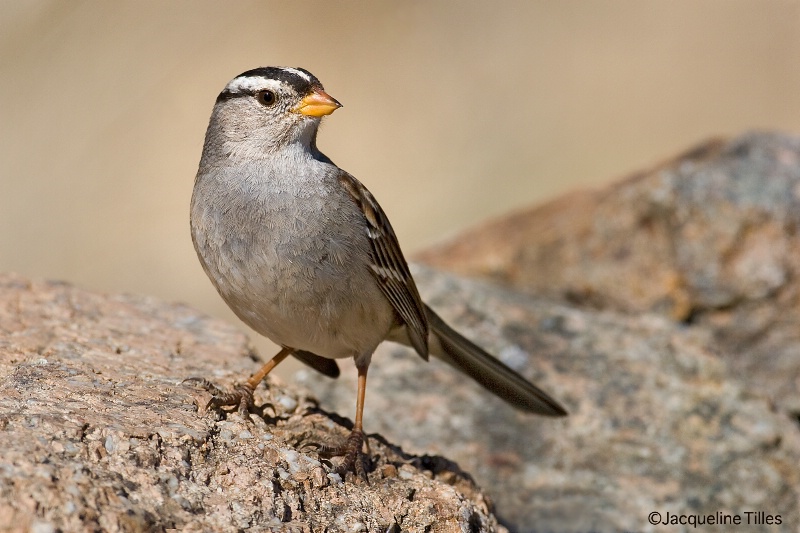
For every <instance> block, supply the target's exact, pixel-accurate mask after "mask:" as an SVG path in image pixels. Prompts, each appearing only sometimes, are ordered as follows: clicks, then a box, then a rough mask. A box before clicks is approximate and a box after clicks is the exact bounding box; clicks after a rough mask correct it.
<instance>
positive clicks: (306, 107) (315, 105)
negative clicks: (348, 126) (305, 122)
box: [292, 89, 342, 117]
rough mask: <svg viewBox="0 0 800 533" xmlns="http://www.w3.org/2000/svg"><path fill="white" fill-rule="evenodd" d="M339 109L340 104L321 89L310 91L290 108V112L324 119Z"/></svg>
mask: <svg viewBox="0 0 800 533" xmlns="http://www.w3.org/2000/svg"><path fill="white" fill-rule="evenodd" d="M340 107H342V104H340V103H339V102H337V101H336V98H334V97H332V96H331V95H329V94H328V93H326V92H325V91H323V90H322V89H312V90H311V92H310V93H308V94H307V95H306V96H305V97H304V98H303V99H302V100H300V103H299V104H297V105H296V106H294V107H293V108H292V111H294V112H295V113H300V114H302V115H307V116H309V117H324V116H325V115H330V114H331V113H333V112H334V111H336V110H337V109H339V108H340Z"/></svg>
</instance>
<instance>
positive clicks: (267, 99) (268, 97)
mask: <svg viewBox="0 0 800 533" xmlns="http://www.w3.org/2000/svg"><path fill="white" fill-rule="evenodd" d="M256 98H257V99H258V103H260V104H261V105H266V106H270V105H272V104H274V103H275V100H277V97H276V96H275V93H274V92H272V91H258V93H256Z"/></svg>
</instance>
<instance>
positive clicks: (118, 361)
mask: <svg viewBox="0 0 800 533" xmlns="http://www.w3.org/2000/svg"><path fill="white" fill-rule="evenodd" d="M798 203H800V139H796V138H792V137H785V136H780V135H774V134H750V135H746V136H743V137H741V138H739V139H735V140H733V141H713V142H710V143H707V144H704V145H703V146H700V147H698V148H697V149H695V150H692V151H691V152H689V153H687V154H685V155H683V156H681V157H679V158H677V159H675V160H674V161H670V162H667V163H665V164H663V165H660V166H659V167H657V168H656V169H654V170H652V171H649V172H644V173H641V174H640V175H637V176H634V177H631V178H629V179H627V180H625V181H623V182H620V183H618V184H615V185H613V186H611V187H609V188H608V189H605V190H603V191H597V192H586V193H577V194H574V195H571V196H568V197H566V198H564V199H561V200H558V201H556V202H553V203H551V204H549V205H546V206H544V207H541V208H538V209H534V210H532V211H530V212H527V213H520V214H517V215H513V216H510V217H508V218H506V219H504V220H501V221H498V222H495V223H491V224H488V225H486V226H484V227H483V228H479V229H477V230H475V231H473V232H469V233H467V234H466V235H464V236H463V237H461V238H459V239H456V240H455V241H454V242H452V243H451V244H450V245H447V246H445V247H442V248H441V249H440V250H439V251H432V252H429V253H426V254H424V258H425V260H426V261H428V262H430V263H432V264H436V265H438V266H439V267H443V268H448V269H452V270H457V271H459V272H462V273H467V274H470V275H481V276H486V277H488V278H491V279H492V280H494V281H495V282H500V283H501V284H505V285H506V288H501V287H498V286H497V285H496V284H495V285H489V284H486V283H485V282H481V281H474V280H473V281H467V280H464V279H460V278H457V277H454V276H452V275H448V274H443V273H441V272H437V271H434V270H430V269H428V268H423V267H415V268H414V270H415V276H416V277H417V280H418V283H419V286H420V290H421V293H422V294H423V297H424V298H425V299H426V300H427V301H428V302H429V303H430V304H431V305H432V306H433V307H434V308H435V309H436V310H437V311H438V312H440V313H441V315H442V316H443V317H444V318H445V319H447V320H448V321H449V322H450V323H451V324H452V325H453V326H454V327H456V328H457V329H459V330H460V331H462V332H463V333H464V334H465V335H467V336H468V337H470V338H472V339H474V340H475V341H476V342H478V343H480V344H482V345H483V346H485V347H486V348H487V349H489V350H490V351H492V352H493V353H495V354H497V355H498V356H499V357H500V358H501V359H502V360H503V361H505V362H506V363H507V364H509V365H510V366H512V367H513V368H515V369H517V370H518V371H519V372H521V373H522V374H524V375H525V376H526V377H528V378H529V379H531V380H532V381H534V382H535V383H537V384H539V385H540V386H542V387H543V388H544V389H545V390H546V391H548V392H549V393H551V394H552V395H553V396H554V397H556V398H557V399H558V400H559V401H561V402H562V403H563V404H564V405H565V407H566V408H567V409H568V410H569V411H570V416H569V417H568V418H566V419H557V420H556V419H547V418H541V417H535V416H529V415H525V414H521V413H518V412H516V411H514V410H513V409H512V408H510V407H509V406H507V405H506V404H504V403H503V402H502V401H501V400H499V399H497V398H494V397H492V396H491V395H489V394H488V393H486V392H484V391H483V390H482V389H480V387H479V386H477V385H475V384H474V383H472V382H471V381H469V380H468V379H467V378H465V377H463V376H462V375H460V374H458V373H457V372H456V371H455V370H453V369H451V368H450V367H447V366H446V365H444V364H440V363H439V362H437V361H431V362H430V363H426V362H424V361H422V360H421V359H420V358H419V357H418V356H416V355H414V354H413V353H411V352H410V351H409V350H407V349H404V348H400V347H396V346H393V345H390V344H385V345H384V346H382V347H381V348H380V349H379V351H378V352H377V353H376V354H375V356H374V358H373V365H372V366H371V367H370V377H369V383H368V390H367V401H366V412H365V427H366V430H367V431H368V432H375V433H373V434H372V435H371V436H370V439H369V443H370V448H371V450H370V455H371V457H372V458H373V468H372V469H371V471H370V484H369V485H365V484H360V483H341V482H340V480H339V479H338V478H337V476H335V475H332V474H330V472H331V463H330V462H329V461H327V460H325V459H323V458H321V457H320V456H319V455H318V454H317V453H316V451H315V450H316V448H315V446H314V445H315V444H319V443H321V442H331V441H332V440H335V439H336V438H337V437H339V438H341V437H343V436H344V435H345V434H346V431H347V430H346V426H347V424H348V422H347V421H346V420H344V419H342V418H341V417H340V416H338V415H334V414H331V413H332V412H333V411H334V410H335V411H337V412H338V413H341V415H345V416H352V413H353V411H354V405H355V370H354V369H353V367H352V365H347V364H343V365H342V366H343V369H342V370H343V373H342V378H340V379H339V380H337V381H333V380H329V379H327V378H324V377H322V376H319V375H315V374H313V372H312V371H310V370H308V371H303V372H302V373H301V374H300V375H299V376H298V378H299V379H298V383H299V384H301V385H302V386H304V387H305V392H303V391H298V390H297V388H296V387H295V388H292V387H290V386H288V385H284V384H282V383H280V382H278V381H277V380H275V379H270V380H269V388H268V389H267V388H263V387H262V388H260V389H259V390H258V392H257V398H256V399H257V402H258V403H259V404H260V405H264V406H265V408H264V412H263V417H254V420H253V421H252V422H246V421H244V420H242V419H241V418H239V416H238V414H230V415H228V416H222V415H220V416H219V419H218V417H216V416H214V414H213V413H203V412H197V408H196V406H197V405H204V404H205V402H206V401H207V399H208V397H207V395H206V394H205V393H202V392H199V391H197V390H195V389H193V388H192V387H190V386H187V385H184V384H182V383H181V381H182V379H183V378H185V377H189V376H197V375H199V376H205V377H208V378H210V379H212V380H214V381H215V382H217V383H220V384H231V383H232V382H233V381H234V380H237V379H242V378H243V377H244V376H246V375H248V374H249V373H250V372H252V371H254V370H255V369H256V368H257V367H258V366H259V364H258V363H257V362H256V361H255V360H254V356H253V355H252V353H251V351H250V349H249V348H248V344H247V342H246V339H245V338H244V337H243V336H241V335H239V334H237V333H236V331H235V330H234V329H233V328H232V327H230V326H227V325H225V324H222V323H220V322H218V321H214V320H210V319H208V318H206V317H203V316H200V315H199V314H198V313H196V312H195V311H192V310H191V309H188V308H186V307H182V306H176V305H167V304H163V303H160V302H157V301H154V300H151V299H147V298H136V297H129V296H119V295H110V296H104V295H98V294H93V293H89V292H86V291H82V290H78V289H75V288H73V287H70V286H68V285H63V284H56V283H35V282H30V281H28V280H25V279H24V278H20V277H16V276H3V277H0V376H2V379H0V447H2V449H3V454H2V456H1V458H0V530H10V531H37V532H45V531H58V530H62V531H85V530H94V531H164V530H171V529H177V530H186V531H238V530H244V529H252V530H255V531H259V530H261V531H285V530H288V531H325V530H327V531H387V530H388V531H495V530H498V531H502V530H503V525H505V526H508V528H509V529H510V530H512V531H519V532H533V531H552V532H606V531H607V532H612V531H643V532H650V531H652V532H658V531H686V530H693V529H694V528H692V527H691V526H690V525H675V524H673V525H658V524H655V525H654V524H651V523H650V522H649V519H655V518H658V517H656V516H655V515H651V513H660V518H661V519H662V520H664V519H668V518H669V516H680V517H682V519H683V520H684V521H688V520H690V519H691V517H695V519H700V518H701V517H706V516H707V515H710V514H711V515H714V516H729V517H738V519H739V520H741V525H740V526H739V527H738V528H737V529H739V528H741V529H742V530H746V531H748V532H750V531H753V532H761V531H765V532H766V531H770V532H772V531H795V532H796V531H798V524H800V488H799V487H800V466H798V465H800V426H799V425H798V420H797V418H798V413H800V407H798V405H800V404H798V403H797V397H798V395H797V391H798V373H799V371H798V368H800V342H799V341H798V339H799V338H800V328H798V319H800V316H798V314H799V313H800V305H798V304H800V302H799V301H798V299H797V298H798V286H797V282H796V279H797V275H796V274H797V272H798V267H800V254H798V240H797V239H798V237H797V229H798V217H799V216H800V215H798V213H800V210H798V205H797V204H798ZM265 355H271V354H265ZM293 385H294V384H293ZM312 394H313V396H314V397H316V398H319V402H317V400H315V399H314V397H312ZM201 411H202V410H201ZM377 433H379V434H380V435H378V434H377ZM389 442H394V443H397V445H399V446H401V447H402V448H399V447H397V446H395V445H391V444H389ZM412 454H425V455H412ZM431 454H438V455H431ZM444 457H447V459H444ZM453 461H454V462H453ZM462 469H463V470H462ZM465 471H466V472H470V475H472V476H474V479H475V480H476V481H477V484H478V485H480V486H482V487H483V488H484V489H487V492H488V494H490V495H491V497H492V500H493V501H494V502H495V505H496V507H494V506H493V505H492V504H491V503H490V501H489V499H488V496H486V495H485V494H484V493H483V492H481V490H480V489H478V488H477V487H476V484H475V483H474V482H473V481H472V478H471V477H470V475H468V474H466V473H464V472H465ZM493 510H496V513H497V516H498V517H499V521H500V523H501V524H503V525H498V523H497V519H495V517H494V515H493V514H492V512H493ZM756 512H757V513H763V514H758V515H755V514H752V513H756ZM668 513H669V514H668ZM748 513H751V514H748ZM767 516H769V517H770V518H769V519H767ZM748 520H749V523H748ZM778 521H779V523H776V522H778ZM697 529H698V530H702V531H729V530H730V529H731V526H730V525H724V526H709V525H704V526H701V527H700V528H697Z"/></svg>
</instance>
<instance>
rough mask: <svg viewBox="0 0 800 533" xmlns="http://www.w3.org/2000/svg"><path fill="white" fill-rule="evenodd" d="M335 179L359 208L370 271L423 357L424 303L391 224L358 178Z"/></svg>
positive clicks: (425, 353) (425, 352)
mask: <svg viewBox="0 0 800 533" xmlns="http://www.w3.org/2000/svg"><path fill="white" fill-rule="evenodd" d="M339 181H340V183H341V184H342V185H343V186H344V187H345V188H346V189H347V191H348V192H349V193H350V197H351V198H352V199H353V201H354V202H355V203H356V205H357V206H358V207H359V209H361V212H362V213H363V215H364V219H365V221H366V223H367V237H368V238H369V242H370V245H371V246H372V264H371V265H370V268H371V270H372V273H373V274H374V276H375V279H377V280H378V285H379V286H380V288H381V291H383V294H384V295H385V296H386V298H387V299H388V300H389V301H390V302H391V303H392V307H394V310H395V311H396V312H397V314H398V315H399V316H400V318H401V319H402V320H403V322H404V323H405V325H406V329H407V333H408V338H409V340H410V341H411V344H412V346H414V349H415V350H416V351H417V352H418V353H419V354H420V355H421V356H422V357H423V358H424V359H426V360H427V359H428V318H427V316H426V314H425V306H424V305H423V303H422V300H421V299H420V297H419V292H417V286H416V284H415V283H414V279H413V278H412V277H411V272H410V271H409V269H408V264H407V263H406V260H405V258H404V257H403V252H402V251H401V250H400V244H398V242H397V236H396V235H395V234H394V230H393V229H392V225H391V224H390V223H389V219H388V218H387V217H386V214H385V213H384V212H383V209H381V206H380V205H378V202H377V201H376V200H375V198H374V197H373V196H372V193H370V192H369V191H368V190H367V188H366V187H364V185H362V184H361V182H360V181H358V180H357V179H355V178H354V177H353V176H351V175H350V174H348V173H346V172H342V173H341V174H340V175H339Z"/></svg>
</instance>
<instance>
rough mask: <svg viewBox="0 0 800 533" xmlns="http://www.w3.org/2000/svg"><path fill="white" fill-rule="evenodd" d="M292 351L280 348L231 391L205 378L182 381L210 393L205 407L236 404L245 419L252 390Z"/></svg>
mask: <svg viewBox="0 0 800 533" xmlns="http://www.w3.org/2000/svg"><path fill="white" fill-rule="evenodd" d="M292 352H294V350H293V349H292V348H282V349H281V351H280V352H278V353H277V354H276V355H275V357H273V358H272V359H270V360H269V361H268V362H267V363H266V364H265V365H264V366H262V367H261V368H260V369H259V371H258V372H256V373H255V374H253V375H252V376H250V379H248V380H247V381H246V382H245V383H243V384H236V385H234V387H233V390H232V391H224V390H222V389H220V388H219V387H217V386H216V385H214V384H213V383H211V382H210V381H208V380H207V379H205V378H189V379H187V380H184V381H193V382H196V383H199V384H200V386H201V387H202V388H204V389H205V390H207V391H208V392H210V393H211V399H210V400H209V401H208V404H207V405H206V409H208V408H209V407H227V406H238V407H239V413H240V414H241V415H242V417H244V418H245V419H247V418H248V417H249V416H250V415H249V412H250V408H251V407H253V406H254V404H255V401H254V399H253V392H254V391H255V390H256V387H258V384H259V383H261V381H262V380H263V379H264V378H265V377H267V374H269V373H270V372H272V369H273V368H275V367H276V366H278V364H279V363H280V362H281V361H283V360H284V359H286V358H287V357H289V355H291V354H292Z"/></svg>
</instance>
